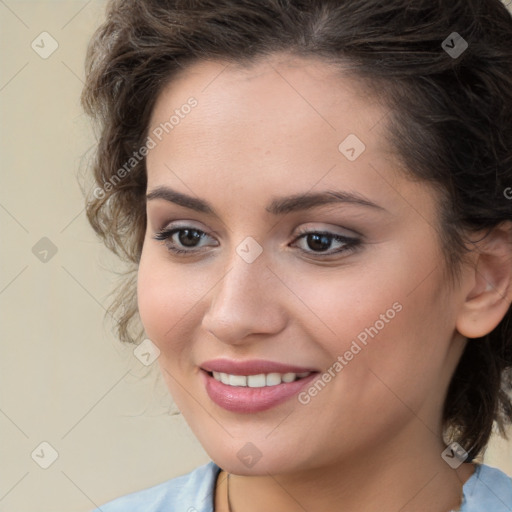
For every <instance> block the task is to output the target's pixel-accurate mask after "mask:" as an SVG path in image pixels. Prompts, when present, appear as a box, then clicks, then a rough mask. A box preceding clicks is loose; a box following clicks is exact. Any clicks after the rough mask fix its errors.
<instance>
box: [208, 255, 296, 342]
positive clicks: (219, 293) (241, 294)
mask: <svg viewBox="0 0 512 512" xmlns="http://www.w3.org/2000/svg"><path fill="white" fill-rule="evenodd" d="M282 286H283V285H282V283H280V282H279V280H278V279H277V278H276V276H275V274H274V273H273V271H272V270H270V269H269V268H268V267H267V266H266V263H265V261H264V260H263V258H262V257H261V256H260V258H258V260H256V261H254V262H252V263H247V262H245V261H244V260H243V259H242V258H240V257H238V255H235V257H234V258H233V260H232V262H231V265H230V268H229V269H228V271H227V273H226V274H225V276H224V278H223V279H221V281H220V282H219V283H218V284H217V285H216V286H215V287H214V289H213V290H212V291H211V295H210V307H209V308H208V309H207V311H206V313H205V315H204V316H203V321H202V323H203V327H204V328H205V329H206V330H207V331H208V332H210V333H211V334H213V335H214V336H215V337H216V338H218V339H219V340H221V341H223V342H225V343H230V344H240V343H244V341H246V339H247V337H248V336H251V335H255V334H266V335H273V334H278V333H279V332H281V331H282V330H283V329H284V328H285V326H286V321H287V316H286V311H285V308H284V304H283V303H282V301H281V300H280V297H281V295H282V290H280V287H281V288H282Z"/></svg>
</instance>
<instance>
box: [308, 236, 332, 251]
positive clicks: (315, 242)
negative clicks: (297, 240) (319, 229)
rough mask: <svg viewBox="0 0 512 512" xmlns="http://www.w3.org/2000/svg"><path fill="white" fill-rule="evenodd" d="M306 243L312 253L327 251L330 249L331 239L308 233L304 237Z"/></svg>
mask: <svg viewBox="0 0 512 512" xmlns="http://www.w3.org/2000/svg"><path fill="white" fill-rule="evenodd" d="M306 243H307V245H308V247H309V248H310V249H312V250H313V251H327V250H329V248H330V247H331V244H332V237H330V236H328V235H324V234H318V233H310V234H308V235H307V236H306Z"/></svg>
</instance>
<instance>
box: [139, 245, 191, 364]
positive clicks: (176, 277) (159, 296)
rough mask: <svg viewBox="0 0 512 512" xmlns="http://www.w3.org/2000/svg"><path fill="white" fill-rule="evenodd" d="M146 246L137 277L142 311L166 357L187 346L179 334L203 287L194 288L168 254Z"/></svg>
mask: <svg viewBox="0 0 512 512" xmlns="http://www.w3.org/2000/svg"><path fill="white" fill-rule="evenodd" d="M155 252H156V251H152V250H151V249H144V250H143V253H142V256H141V260H140V264H139V271H138V278H137V300H138V307H139V314H140V318H141V321H142V324H143V326H144V329H145V332H146V334H147V336H148V338H149V339H151V341H152V342H153V343H155V345H157V346H158V348H159V349H160V351H161V352H162V355H163V356H164V358H165V357H166V355H169V354H170V353H177V352H181V351H182V350H183V348H184V347H186V346H187V344H186V340H185V339H184V338H183V336H179V335H178V333H179V331H180V330H182V329H183V324H184V322H185V321H186V322H190V318H191V316H192V315H194V305H195V304H196V303H197V301H198V299H199V297H200V296H201V290H198V289H197V288H195V287H194V283H193V281H191V280H190V276H188V275H187V272H183V270H181V271H179V272H178V271H176V270H173V266H172V265H170V264H169V262H168V261H166V260H165V257H161V256H160V255H157V254H155Z"/></svg>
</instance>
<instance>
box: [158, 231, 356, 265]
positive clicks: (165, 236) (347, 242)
mask: <svg viewBox="0 0 512 512" xmlns="http://www.w3.org/2000/svg"><path fill="white" fill-rule="evenodd" d="M187 230H189V231H193V232H196V233H199V234H200V239H203V238H204V237H205V236H208V235H207V233H205V232H204V231H202V230H200V229H197V228H194V227H192V226H181V227H177V228H166V229H162V230H161V231H159V232H157V233H156V234H155V235H154V236H153V238H154V239H155V240H157V241H160V242H166V243H165V246H166V247H167V250H168V251H169V252H171V253H173V254H176V255H191V254H194V253H196V254H197V252H198V250H197V249H194V248H192V249H190V250H184V249H179V248H177V247H175V246H172V245H171V243H170V240H171V239H172V236H173V235H175V234H176V233H179V232H180V231H187ZM308 235H320V236H327V237H329V238H330V239H331V242H334V241H336V242H341V243H343V244H344V246H343V248H341V249H338V250H336V251H330V252H323V251H320V252H315V251H304V250H302V249H301V251H302V252H304V253H306V254H309V255H311V254H313V255H315V256H319V257H320V258H321V257H322V256H332V255H334V254H340V253H344V254H350V253H352V252H354V251H356V250H357V249H358V248H359V246H360V245H361V240H360V239H358V238H352V237H347V236H343V235H338V234H336V233H331V232H329V231H301V232H299V235H298V236H297V237H296V238H295V240H294V241H293V242H292V243H296V242H297V241H298V240H300V239H305V238H306V237H307V236H308Z"/></svg>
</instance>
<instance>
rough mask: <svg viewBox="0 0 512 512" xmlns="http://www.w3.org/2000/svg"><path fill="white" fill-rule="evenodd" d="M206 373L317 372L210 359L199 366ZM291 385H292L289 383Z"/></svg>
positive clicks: (265, 363) (266, 363) (259, 361)
mask: <svg viewBox="0 0 512 512" xmlns="http://www.w3.org/2000/svg"><path fill="white" fill-rule="evenodd" d="M200 367H201V369H203V370H206V371H208V372H222V373H230V374H231V375H259V374H260V373H304V372H317V371H318V370H316V369H314V368H306V367H302V366H292V365H288V364H283V363H277V362H274V361H266V360H265V359H250V360H247V361H235V360H233V359H225V358H224V359H211V360H210V361H205V362H204V363H202V364H201V365H200ZM289 384H292V383H289Z"/></svg>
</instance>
